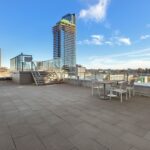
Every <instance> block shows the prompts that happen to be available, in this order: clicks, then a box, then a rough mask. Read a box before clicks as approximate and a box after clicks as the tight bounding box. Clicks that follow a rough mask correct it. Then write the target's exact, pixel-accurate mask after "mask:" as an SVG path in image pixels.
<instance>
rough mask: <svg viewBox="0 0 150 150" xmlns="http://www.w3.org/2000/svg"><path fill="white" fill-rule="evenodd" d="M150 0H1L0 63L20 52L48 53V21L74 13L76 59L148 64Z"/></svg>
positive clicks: (106, 64)
mask: <svg viewBox="0 0 150 150" xmlns="http://www.w3.org/2000/svg"><path fill="white" fill-rule="evenodd" d="M149 6H150V1H149V0H55V1H52V0H0V47H1V48H2V50H3V65H5V66H9V59H10V58H12V57H14V56H16V55H18V54H19V53H21V52H24V53H26V54H32V55H33V57H34V60H48V59H52V57H53V56H52V54H53V38H52V26H53V25H54V24H55V23H56V22H57V21H58V20H59V19H60V18H61V17H62V16H63V15H65V14H67V13H76V15H77V63H78V64H82V65H84V66H86V67H88V68H113V69H115V68H120V69H123V68H138V67H150V9H149Z"/></svg>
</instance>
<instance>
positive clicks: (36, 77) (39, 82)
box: [31, 71, 44, 86]
mask: <svg viewBox="0 0 150 150" xmlns="http://www.w3.org/2000/svg"><path fill="white" fill-rule="evenodd" d="M31 74H32V77H33V80H34V82H35V84H36V85H37V86H39V85H44V80H43V78H42V77H41V75H40V72H39V71H31Z"/></svg>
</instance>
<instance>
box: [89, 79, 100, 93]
mask: <svg viewBox="0 0 150 150" xmlns="http://www.w3.org/2000/svg"><path fill="white" fill-rule="evenodd" d="M91 89H92V96H93V95H94V90H96V91H97V93H98V95H99V96H100V93H101V91H100V89H101V86H100V85H99V83H98V80H97V79H93V80H92V86H91Z"/></svg>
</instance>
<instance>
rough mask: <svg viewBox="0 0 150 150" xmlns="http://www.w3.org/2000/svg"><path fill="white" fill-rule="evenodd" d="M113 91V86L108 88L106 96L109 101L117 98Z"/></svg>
mask: <svg viewBox="0 0 150 150" xmlns="http://www.w3.org/2000/svg"><path fill="white" fill-rule="evenodd" d="M113 90H114V87H113V86H112V87H110V89H109V94H107V96H108V97H109V98H110V100H111V99H112V98H114V97H117V96H118V95H117V94H114V93H113Z"/></svg>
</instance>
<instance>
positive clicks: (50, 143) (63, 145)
mask: <svg viewBox="0 0 150 150" xmlns="http://www.w3.org/2000/svg"><path fill="white" fill-rule="evenodd" d="M43 143H44V144H45V146H46V148H47V149H48V150H71V149H73V148H74V145H73V144H71V142H69V141H68V140H67V139H65V138H64V137H63V136H61V135H60V134H58V133H56V134H53V135H51V136H49V137H46V138H43Z"/></svg>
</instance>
